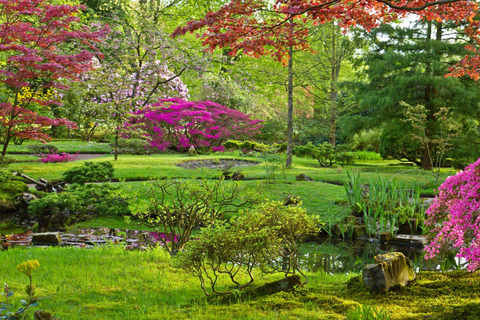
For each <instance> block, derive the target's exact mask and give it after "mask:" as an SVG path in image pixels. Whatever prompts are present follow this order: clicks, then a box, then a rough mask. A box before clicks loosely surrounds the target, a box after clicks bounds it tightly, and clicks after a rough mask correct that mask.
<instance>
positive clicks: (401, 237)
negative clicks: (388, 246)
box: [392, 234, 428, 248]
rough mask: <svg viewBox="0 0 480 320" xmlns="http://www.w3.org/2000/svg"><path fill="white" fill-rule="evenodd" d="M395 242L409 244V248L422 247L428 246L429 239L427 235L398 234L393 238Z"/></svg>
mask: <svg viewBox="0 0 480 320" xmlns="http://www.w3.org/2000/svg"><path fill="white" fill-rule="evenodd" d="M392 241H393V242H397V243H401V244H408V245H409V246H415V247H421V248H423V247H424V246H426V245H427V243H428V239H427V236H425V235H409V234H397V235H396V236H395V237H393V240H392Z"/></svg>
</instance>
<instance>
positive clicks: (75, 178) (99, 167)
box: [63, 161, 114, 184]
mask: <svg viewBox="0 0 480 320" xmlns="http://www.w3.org/2000/svg"><path fill="white" fill-rule="evenodd" d="M113 177H114V175H113V165H112V164H111V163H110V162H108V161H107V162H89V161H85V163H84V165H82V166H77V167H73V168H71V169H68V170H67V171H65V172H64V173H63V179H64V180H65V181H66V182H69V183H80V184H83V183H85V182H103V181H108V180H111V179H113Z"/></svg>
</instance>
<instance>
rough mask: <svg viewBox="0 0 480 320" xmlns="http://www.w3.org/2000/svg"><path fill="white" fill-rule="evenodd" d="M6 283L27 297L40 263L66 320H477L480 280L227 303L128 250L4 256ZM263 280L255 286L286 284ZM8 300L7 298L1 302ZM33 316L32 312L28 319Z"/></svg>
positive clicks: (346, 284) (40, 284)
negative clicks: (30, 263) (380, 318)
mask: <svg viewBox="0 0 480 320" xmlns="http://www.w3.org/2000/svg"><path fill="white" fill-rule="evenodd" d="M0 254H1V255H2V263H1V264H0V274H1V275H2V276H1V279H0V280H1V281H2V284H3V283H7V284H8V285H9V286H10V287H11V289H12V291H13V292H14V293H15V295H14V296H13V298H14V300H16V301H18V300H19V299H24V298H26V294H25V293H24V288H25V285H26V284H27V281H28V280H27V277H26V276H25V275H23V274H21V273H19V272H17V271H16V265H17V264H18V263H21V262H24V261H26V260H29V259H38V261H39V262H40V267H39V269H38V270H37V271H35V273H34V276H33V279H34V283H35V285H36V290H37V291H36V292H37V296H38V297H40V298H41V297H47V298H46V299H44V300H40V301H39V308H40V309H44V310H47V311H50V312H52V313H53V315H55V316H57V317H59V318H61V319H69V320H76V319H85V320H87V319H88V320H92V319H102V320H103V319H325V320H327V319H328V320H329V319H345V318H346V314H347V312H349V311H352V310H354V309H355V308H357V307H358V306H360V305H363V306H371V307H373V308H374V309H376V310H380V309H383V310H384V311H385V312H386V313H387V314H388V315H390V317H391V319H419V320H420V319H426V318H431V319H445V320H450V319H454V318H458V319H478V317H479V316H480V302H479V301H480V292H479V291H478V290H476V289H475V288H478V285H479V284H480V275H479V274H478V273H467V272H448V273H439V272H422V273H420V274H418V275H417V280H416V281H415V282H414V284H413V285H412V286H410V287H406V288H402V289H398V290H394V291H393V292H390V293H388V294H383V295H378V294H369V293H368V292H367V291H366V289H365V287H363V285H362V284H361V279H360V277H359V276H358V275H357V274H343V275H328V274H325V273H323V272H317V273H309V280H310V281H309V283H308V284H307V285H306V286H305V287H303V288H299V289H297V290H296V291H295V292H280V293H276V294H272V295H268V296H260V295H256V294H255V293H254V291H252V290H249V291H247V292H245V293H244V294H242V295H238V296H236V297H231V298H229V299H219V298H215V297H212V298H208V299H207V298H206V297H205V296H204V294H203V291H202V290H201V289H200V286H199V283H198V282H197V279H196V278H195V277H193V276H192V275H190V274H187V273H185V272H184V271H183V270H180V269H177V268H175V266H174V259H172V258H170V257H169V256H168V255H167V254H166V253H165V252H163V251H162V250H160V249H153V250H148V251H146V252H141V251H128V250H125V249H122V248H119V247H113V246H107V247H102V248H96V249H78V248H33V249H10V250H8V251H4V252H1V253H0ZM281 278H282V275H280V274H277V275H269V276H266V277H264V278H261V277H258V278H257V282H256V284H254V287H255V286H257V285H261V284H263V283H265V282H268V281H273V280H278V279H281ZM2 298H3V297H2ZM29 317H31V312H30V316H29Z"/></svg>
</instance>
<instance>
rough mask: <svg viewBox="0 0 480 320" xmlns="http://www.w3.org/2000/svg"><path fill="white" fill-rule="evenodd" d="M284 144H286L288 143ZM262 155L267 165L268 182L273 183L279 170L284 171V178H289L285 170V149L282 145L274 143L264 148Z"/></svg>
mask: <svg viewBox="0 0 480 320" xmlns="http://www.w3.org/2000/svg"><path fill="white" fill-rule="evenodd" d="M276 146H279V147H276ZM284 146H286V144H285V145H284ZM260 156H261V158H262V159H263V163H264V165H265V172H266V173H267V180H268V183H272V182H273V180H275V178H276V176H277V174H278V171H281V172H282V173H283V178H284V180H285V181H286V180H287V177H286V172H285V171H286V167H285V159H286V155H285V149H283V150H282V146H281V145H276V144H274V145H272V146H270V147H268V148H266V149H264V150H263V152H262V153H261V155H260Z"/></svg>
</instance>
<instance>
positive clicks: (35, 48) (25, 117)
mask: <svg viewBox="0 0 480 320" xmlns="http://www.w3.org/2000/svg"><path fill="white" fill-rule="evenodd" d="M82 8H83V7H82V6H73V5H54V4H51V3H49V2H47V1H45V0H38V1H29V0H13V1H1V2H0V9H1V11H2V14H3V18H2V22H1V27H0V30H1V31H0V39H1V40H0V52H2V57H3V61H5V63H4V64H2V69H1V73H2V75H3V76H2V78H1V79H0V82H1V85H2V93H3V94H2V99H1V101H0V132H1V133H2V141H1V142H2V144H3V149H2V155H5V154H6V151H7V148H8V145H9V143H10V140H12V139H13V138H17V139H33V140H40V141H45V140H48V139H49V138H50V137H49V135H48V134H47V133H46V132H45V131H44V129H45V128H46V127H49V126H52V125H55V126H68V127H70V128H73V127H75V123H73V122H71V121H68V120H66V119H60V118H50V117H48V116H46V115H45V114H48V109H47V108H46V107H47V106H48V105H50V104H54V103H55V101H53V100H52V88H62V87H64V85H62V84H61V82H60V81H61V80H60V79H76V78H78V75H79V74H81V73H82V72H84V71H86V70H88V69H89V68H90V63H91V59H92V57H93V53H92V52H93V51H96V48H95V46H94V42H96V41H98V39H99V38H100V37H101V36H102V33H103V31H104V30H102V31H101V32H99V33H94V32H91V31H90V30H88V28H81V27H79V25H78V22H79V20H80V19H79V18H78V12H79V10H81V9H82ZM85 47H86V48H87V49H88V50H90V51H88V50H86V49H84V48H85ZM75 48H78V49H75Z"/></svg>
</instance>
